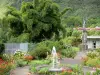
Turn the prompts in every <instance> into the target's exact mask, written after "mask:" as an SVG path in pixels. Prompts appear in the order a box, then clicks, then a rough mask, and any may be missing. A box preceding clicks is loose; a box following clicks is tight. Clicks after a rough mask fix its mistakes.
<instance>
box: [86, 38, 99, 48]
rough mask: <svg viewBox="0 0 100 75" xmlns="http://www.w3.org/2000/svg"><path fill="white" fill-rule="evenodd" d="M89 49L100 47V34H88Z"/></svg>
mask: <svg viewBox="0 0 100 75" xmlns="http://www.w3.org/2000/svg"><path fill="white" fill-rule="evenodd" d="M87 45H88V49H95V48H100V36H87Z"/></svg>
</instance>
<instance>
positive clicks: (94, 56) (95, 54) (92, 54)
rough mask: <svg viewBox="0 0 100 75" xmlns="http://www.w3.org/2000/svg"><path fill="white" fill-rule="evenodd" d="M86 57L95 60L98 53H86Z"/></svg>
mask: <svg viewBox="0 0 100 75" xmlns="http://www.w3.org/2000/svg"><path fill="white" fill-rule="evenodd" d="M87 56H88V57H90V58H96V57H98V56H99V53H98V52H96V51H89V52H88V53H87Z"/></svg>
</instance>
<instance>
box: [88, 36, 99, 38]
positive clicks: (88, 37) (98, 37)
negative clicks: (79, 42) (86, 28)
mask: <svg viewBox="0 0 100 75" xmlns="http://www.w3.org/2000/svg"><path fill="white" fill-rule="evenodd" d="M87 38H88V39H100V36H87Z"/></svg>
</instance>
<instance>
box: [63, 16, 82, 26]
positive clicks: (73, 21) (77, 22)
mask: <svg viewBox="0 0 100 75" xmlns="http://www.w3.org/2000/svg"><path fill="white" fill-rule="evenodd" d="M65 22H66V23H67V26H68V27H79V26H81V25H82V19H81V17H79V16H75V17H74V16H70V17H68V18H67V19H65Z"/></svg>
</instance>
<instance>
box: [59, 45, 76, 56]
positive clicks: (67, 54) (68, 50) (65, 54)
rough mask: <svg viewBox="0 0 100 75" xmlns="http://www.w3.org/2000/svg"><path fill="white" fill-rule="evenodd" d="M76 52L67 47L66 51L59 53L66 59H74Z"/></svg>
mask: <svg viewBox="0 0 100 75" xmlns="http://www.w3.org/2000/svg"><path fill="white" fill-rule="evenodd" d="M76 53H77V51H75V50H74V49H72V46H67V48H66V49H63V50H62V51H61V54H62V55H63V56H64V57H68V58H74V57H75V56H76Z"/></svg>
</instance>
